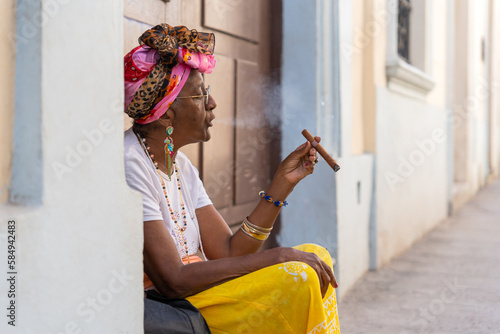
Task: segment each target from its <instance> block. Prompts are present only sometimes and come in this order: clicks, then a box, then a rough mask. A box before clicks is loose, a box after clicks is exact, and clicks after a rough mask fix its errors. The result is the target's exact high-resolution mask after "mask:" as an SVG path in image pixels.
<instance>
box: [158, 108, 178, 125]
mask: <svg viewBox="0 0 500 334" xmlns="http://www.w3.org/2000/svg"><path fill="white" fill-rule="evenodd" d="M174 117H175V112H174V111H173V110H172V109H171V108H168V110H167V111H166V112H165V114H163V116H161V117H160V119H159V120H158V122H159V123H160V124H161V125H162V126H164V127H166V128H167V127H169V126H172V123H173V120H174Z"/></svg>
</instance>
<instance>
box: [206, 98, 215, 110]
mask: <svg viewBox="0 0 500 334" xmlns="http://www.w3.org/2000/svg"><path fill="white" fill-rule="evenodd" d="M206 108H207V110H214V109H215V108H217V102H215V99H214V98H213V97H212V95H211V94H210V95H208V103H207V105H206Z"/></svg>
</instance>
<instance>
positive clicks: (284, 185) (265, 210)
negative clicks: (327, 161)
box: [196, 137, 321, 259]
mask: <svg viewBox="0 0 500 334" xmlns="http://www.w3.org/2000/svg"><path fill="white" fill-rule="evenodd" d="M316 141H317V142H320V141H321V138H319V137H316ZM314 159H316V150H315V149H314V148H312V146H311V144H310V143H309V142H306V143H304V144H303V145H301V146H299V147H298V148H297V149H296V150H295V151H294V152H292V153H291V154H290V155H289V156H288V157H287V158H286V159H285V160H283V162H282V163H281V164H280V166H279V168H278V171H277V172H276V174H275V176H274V178H273V180H272V182H271V185H270V186H269V188H268V190H267V191H266V194H267V195H269V196H271V197H272V198H273V199H274V200H278V201H284V200H285V199H286V198H287V197H288V195H289V194H290V193H291V192H292V190H293V188H294V187H295V185H296V184H297V183H298V182H299V181H300V180H302V179H303V178H304V177H306V176H307V175H309V174H311V173H312V172H313V171H314V164H313V163H312V161H314ZM306 164H307V165H306ZM255 196H258V194H255ZM279 212H280V208H279V207H277V206H275V205H273V204H271V203H268V202H266V201H265V200H261V201H260V202H259V204H257V206H256V208H255V209H254V210H253V211H252V213H250V215H249V216H248V220H249V221H250V222H251V223H252V224H255V225H258V226H260V227H264V228H268V227H272V226H273V224H274V221H275V220H276V218H277V217H278V214H279ZM196 216H197V218H198V222H199V225H200V232H201V236H202V242H203V248H204V251H205V254H206V255H207V257H208V258H209V259H221V258H226V257H232V256H241V255H246V254H251V253H255V252H257V251H258V250H259V248H260V246H261V245H262V243H263V242H262V241H259V240H256V239H253V238H252V237H250V236H248V235H247V234H245V233H244V232H243V231H241V229H238V230H237V231H236V232H235V233H234V235H232V233H231V231H230V230H229V228H228V227H227V224H226V222H225V221H224V219H223V218H222V217H221V216H220V215H219V213H218V212H217V210H216V209H215V208H214V207H213V206H212V205H209V206H206V207H203V208H200V209H197V210H196ZM242 218H243V217H242Z"/></svg>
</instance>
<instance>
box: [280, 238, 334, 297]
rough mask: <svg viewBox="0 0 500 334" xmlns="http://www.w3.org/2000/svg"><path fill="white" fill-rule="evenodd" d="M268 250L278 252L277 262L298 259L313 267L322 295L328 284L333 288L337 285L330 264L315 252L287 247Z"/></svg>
mask: <svg viewBox="0 0 500 334" xmlns="http://www.w3.org/2000/svg"><path fill="white" fill-rule="evenodd" d="M270 251H275V252H277V253H278V254H279V255H278V256H279V257H280V261H279V262H290V261H298V262H303V263H305V264H307V265H309V266H310V267H311V268H313V269H314V270H315V271H316V274H317V275H318V278H319V284H320V289H321V296H322V297H325V294H326V291H327V290H328V285H330V284H331V286H332V287H333V288H335V289H336V288H337V287H338V284H337V280H336V279H335V276H334V275H333V270H332V268H330V266H328V265H327V264H326V263H325V262H324V261H322V260H321V259H320V258H319V257H318V256H317V255H316V254H314V253H309V252H303V251H300V250H297V249H295V248H289V247H279V248H273V249H271V250H270Z"/></svg>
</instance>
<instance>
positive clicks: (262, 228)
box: [243, 217, 273, 233]
mask: <svg viewBox="0 0 500 334" xmlns="http://www.w3.org/2000/svg"><path fill="white" fill-rule="evenodd" d="M243 223H244V224H246V225H247V226H249V227H252V228H254V229H256V230H257V231H260V232H262V233H271V231H272V230H273V228H272V227H262V226H257V225H255V224H252V223H250V221H249V220H248V217H245V219H244V220H243Z"/></svg>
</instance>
